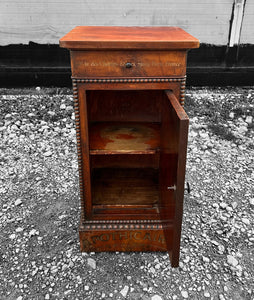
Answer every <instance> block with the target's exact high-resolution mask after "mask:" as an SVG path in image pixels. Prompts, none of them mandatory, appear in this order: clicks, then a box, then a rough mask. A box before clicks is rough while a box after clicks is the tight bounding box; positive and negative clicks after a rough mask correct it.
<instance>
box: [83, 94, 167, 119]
mask: <svg viewBox="0 0 254 300" xmlns="http://www.w3.org/2000/svg"><path fill="white" fill-rule="evenodd" d="M162 97H163V91H161V90H136V91H131V90H123V91H116V90H107V91H105V90H104V91H103V90H98V91H97V90H93V91H87V100H88V107H87V108H88V118H89V121H91V122H107V121H110V122H114V121H118V122H119V121H123V122H124V121H128V122H160V121H161V105H160V103H161V99H162Z"/></svg>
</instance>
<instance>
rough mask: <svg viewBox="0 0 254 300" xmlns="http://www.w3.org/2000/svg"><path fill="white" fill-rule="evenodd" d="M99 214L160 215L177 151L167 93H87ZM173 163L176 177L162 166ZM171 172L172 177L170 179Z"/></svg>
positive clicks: (93, 182)
mask: <svg viewBox="0 0 254 300" xmlns="http://www.w3.org/2000/svg"><path fill="white" fill-rule="evenodd" d="M86 93H87V94H86V98H87V113H88V129H89V130H88V132H89V153H90V156H89V157H90V173H91V191H92V192H91V202H92V208H93V212H94V214H100V213H102V214H103V213H110V214H126V211H128V214H130V215H131V214H144V215H145V214H152V215H154V217H155V218H159V216H158V206H159V205H161V200H160V198H161V194H163V190H162V187H163V186H165V182H164V181H165V180H164V177H167V178H169V182H167V183H166V184H172V183H170V181H172V182H173V181H174V174H175V172H174V168H176V166H175V163H174V162H175V161H176V158H177V157H176V147H174V133H173V130H172V128H173V126H172V124H171V123H172V120H171V118H170V109H169V105H168V98H167V96H166V94H165V91H164V90H90V91H86ZM165 155H166V156H167V161H169V162H170V166H169V167H170V172H169V171H165V170H164V168H163V167H162V165H163V164H165V162H164V159H165ZM165 172H166V173H170V174H171V175H170V177H169V176H168V174H165Z"/></svg>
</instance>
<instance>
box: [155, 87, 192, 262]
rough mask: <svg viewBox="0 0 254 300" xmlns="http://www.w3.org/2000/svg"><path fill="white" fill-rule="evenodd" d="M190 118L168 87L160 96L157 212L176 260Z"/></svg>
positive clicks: (178, 246) (171, 252)
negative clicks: (158, 196) (158, 198)
mask: <svg viewBox="0 0 254 300" xmlns="http://www.w3.org/2000/svg"><path fill="white" fill-rule="evenodd" d="M188 125H189V118H188V116H187V114H186V113H185V111H184V109H183V107H182V106H181V105H180V103H179V101H178V100H177V98H176V97H175V95H174V94H173V93H172V92H171V91H165V95H164V97H163V99H162V124H161V157H160V205H159V207H160V215H161V219H162V221H163V223H164V234H165V239H166V243H167V248H168V250H169V254H170V256H171V264H172V266H174V267H176V266H178V263H179V250H180V238H181V224H182V214H183V194H184V179H185V164H186V150H187V139H188Z"/></svg>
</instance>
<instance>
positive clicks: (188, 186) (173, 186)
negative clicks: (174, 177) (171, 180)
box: [167, 182, 191, 194]
mask: <svg viewBox="0 0 254 300" xmlns="http://www.w3.org/2000/svg"><path fill="white" fill-rule="evenodd" d="M185 186H186V187H185V189H184V190H185V191H187V192H188V194H189V193H190V192H191V189H190V184H189V182H186V184H185ZM167 190H174V191H175V190H176V185H175V184H174V185H172V186H168V187H167Z"/></svg>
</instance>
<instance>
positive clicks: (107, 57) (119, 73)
mask: <svg viewBox="0 0 254 300" xmlns="http://www.w3.org/2000/svg"><path fill="white" fill-rule="evenodd" d="M71 62H72V76H74V77H81V78H82V77H93V78H97V77H168V76H184V75H185V73H186V51H180V50H177V51H71Z"/></svg>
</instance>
